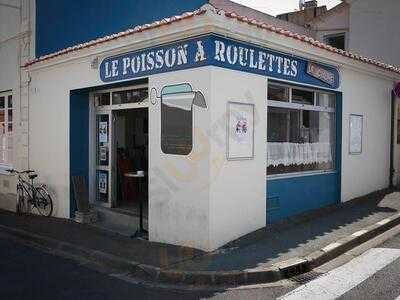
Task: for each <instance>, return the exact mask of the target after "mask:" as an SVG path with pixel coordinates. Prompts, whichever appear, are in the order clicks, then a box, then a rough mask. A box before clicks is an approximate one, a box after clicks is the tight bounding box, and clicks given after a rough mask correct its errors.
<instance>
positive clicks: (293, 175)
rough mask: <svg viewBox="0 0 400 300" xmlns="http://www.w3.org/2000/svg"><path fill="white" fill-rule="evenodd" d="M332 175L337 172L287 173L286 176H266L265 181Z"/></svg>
mask: <svg viewBox="0 0 400 300" xmlns="http://www.w3.org/2000/svg"><path fill="white" fill-rule="evenodd" d="M334 173H337V171H336V170H327V171H307V172H297V173H287V174H274V175H267V180H277V179H288V178H296V177H304V176H315V175H327V174H334Z"/></svg>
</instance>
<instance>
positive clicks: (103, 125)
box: [99, 122, 108, 143]
mask: <svg viewBox="0 0 400 300" xmlns="http://www.w3.org/2000/svg"><path fill="white" fill-rule="evenodd" d="M107 141H108V122H99V142H100V143H107Z"/></svg>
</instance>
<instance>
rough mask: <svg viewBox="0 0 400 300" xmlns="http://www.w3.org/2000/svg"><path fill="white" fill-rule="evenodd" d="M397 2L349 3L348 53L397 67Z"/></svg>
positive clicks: (399, 23)
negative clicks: (353, 52)
mask: <svg viewBox="0 0 400 300" xmlns="http://www.w3.org/2000/svg"><path fill="white" fill-rule="evenodd" d="M399 11H400V1H398V0H381V1H376V0H362V1H353V3H352V4H351V7H350V40H349V49H350V50H353V51H355V52H357V53H360V54H363V55H366V56H370V57H375V58H378V59H379V60H381V61H384V62H387V63H390V64H394V65H400V55H399V53H400V39H399V28H400V19H399V14H398V12H399Z"/></svg>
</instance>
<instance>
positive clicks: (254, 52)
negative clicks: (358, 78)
mask: <svg viewBox="0 0 400 300" xmlns="http://www.w3.org/2000/svg"><path fill="white" fill-rule="evenodd" d="M210 65H211V66H218V67H223V68H227V69H232V70H238V71H242V72H248V73H254V74H259V75H263V76H267V77H273V78H278V79H285V80H290V81H295V82H300V83H306V84H312V85H317V86H322V87H328V88H334V89H336V88H338V87H339V72H338V71H337V69H336V68H334V67H332V66H326V65H321V64H315V63H309V62H308V61H307V60H305V59H302V58H299V57H296V56H294V55H289V54H284V53H280V52H276V51H272V50H270V49H267V48H261V47H258V46H254V45H251V44H245V43H242V42H239V41H236V40H231V39H226V38H223V37H220V36H218V35H214V34H211V35H206V36H202V37H198V38H193V39H188V40H183V41H179V42H175V43H171V44H166V45H162V46H158V47H153V48H147V49H142V50H138V51H134V52H129V53H125V54H121V55H118V56H114V57H108V58H105V59H104V60H103V61H102V63H101V64H100V79H101V80H102V81H103V82H115V81H121V80H129V79H133V78H138V77H144V76H149V75H153V74H158V73H165V72H170V71H178V70H184V69H190V68H196V67H202V66H210Z"/></svg>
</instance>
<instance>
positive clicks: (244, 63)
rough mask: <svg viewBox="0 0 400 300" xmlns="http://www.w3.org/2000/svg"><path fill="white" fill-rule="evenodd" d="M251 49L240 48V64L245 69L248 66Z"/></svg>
mask: <svg viewBox="0 0 400 300" xmlns="http://www.w3.org/2000/svg"><path fill="white" fill-rule="evenodd" d="M248 53H249V49H246V48H243V47H239V64H240V65H241V66H243V67H245V66H247V57H248Z"/></svg>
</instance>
